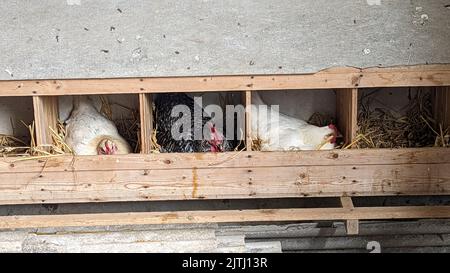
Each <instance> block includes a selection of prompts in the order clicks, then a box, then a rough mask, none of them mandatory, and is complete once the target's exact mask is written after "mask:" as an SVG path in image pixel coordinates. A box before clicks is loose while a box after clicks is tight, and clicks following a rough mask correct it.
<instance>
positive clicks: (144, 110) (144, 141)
mask: <svg viewBox="0 0 450 273" xmlns="http://www.w3.org/2000/svg"><path fill="white" fill-rule="evenodd" d="M139 113H140V125H141V134H140V136H141V137H140V143H141V153H144V154H149V153H150V152H151V151H152V144H151V139H152V135H153V99H152V94H145V93H141V94H139Z"/></svg>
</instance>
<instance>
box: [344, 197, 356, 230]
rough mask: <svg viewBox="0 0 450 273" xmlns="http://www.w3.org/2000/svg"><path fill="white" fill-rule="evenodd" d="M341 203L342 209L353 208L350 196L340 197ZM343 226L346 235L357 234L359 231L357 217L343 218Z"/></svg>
mask: <svg viewBox="0 0 450 273" xmlns="http://www.w3.org/2000/svg"><path fill="white" fill-rule="evenodd" d="M340 200H341V205H342V207H343V208H344V209H350V210H353V209H354V208H355V207H354V206H353V201H352V198H351V197H348V196H342V197H341V198H340ZM345 228H346V230H347V234H348V235H358V233H359V220H358V219H347V220H345Z"/></svg>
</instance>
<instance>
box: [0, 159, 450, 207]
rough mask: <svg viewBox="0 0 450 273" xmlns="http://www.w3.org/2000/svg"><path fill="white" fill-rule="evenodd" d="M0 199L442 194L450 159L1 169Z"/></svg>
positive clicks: (448, 184) (447, 188)
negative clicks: (36, 170)
mask: <svg viewBox="0 0 450 273" xmlns="http://www.w3.org/2000/svg"><path fill="white" fill-rule="evenodd" d="M0 193H1V194H0V205H4V204H34V203H79V202H113V201H151V200H195V199H249V198H250V199H252V198H285V197H286V198H287V197H340V196H392V195H449V194H450V163H447V164H432V165H427V164H405V165H362V166H358V165H354V166H352V165H349V166H296V167H263V168H228V169H213V168H205V169H196V168H192V169H167V170H149V169H142V170H129V171H116V170H108V171H97V170H92V171H81V172H72V171H66V172H45V171H44V172H40V173H2V174H0Z"/></svg>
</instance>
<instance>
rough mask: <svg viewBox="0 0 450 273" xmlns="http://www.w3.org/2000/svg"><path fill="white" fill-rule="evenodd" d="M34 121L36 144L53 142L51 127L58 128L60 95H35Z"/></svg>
mask: <svg viewBox="0 0 450 273" xmlns="http://www.w3.org/2000/svg"><path fill="white" fill-rule="evenodd" d="M33 107H34V121H35V130H36V144H37V145H39V146H41V145H46V144H52V142H53V139H52V134H51V131H50V128H52V129H53V130H57V128H58V125H57V124H58V97H57V96H46V97H40V96H34V97H33Z"/></svg>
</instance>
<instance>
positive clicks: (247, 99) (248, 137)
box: [244, 91, 253, 151]
mask: <svg viewBox="0 0 450 273" xmlns="http://www.w3.org/2000/svg"><path fill="white" fill-rule="evenodd" d="M251 105H252V92H251V91H245V93H244V106H245V146H246V148H247V151H251V150H252V144H253V142H252V119H251V118H252V116H251V114H252V108H251Z"/></svg>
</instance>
